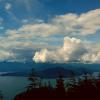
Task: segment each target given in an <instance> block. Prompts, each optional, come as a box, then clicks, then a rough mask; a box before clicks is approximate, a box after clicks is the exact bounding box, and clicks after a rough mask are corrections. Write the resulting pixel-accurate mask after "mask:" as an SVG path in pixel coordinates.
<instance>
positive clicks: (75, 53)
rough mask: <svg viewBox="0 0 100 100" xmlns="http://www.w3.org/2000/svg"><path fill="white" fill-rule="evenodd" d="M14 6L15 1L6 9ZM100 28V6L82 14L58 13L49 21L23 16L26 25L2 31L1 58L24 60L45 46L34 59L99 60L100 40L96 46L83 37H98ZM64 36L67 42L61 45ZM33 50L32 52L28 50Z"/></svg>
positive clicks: (48, 60) (56, 60)
mask: <svg viewBox="0 0 100 100" xmlns="http://www.w3.org/2000/svg"><path fill="white" fill-rule="evenodd" d="M11 8H12V5H10V4H6V7H5V9H6V10H7V11H8V12H10V9H11ZM15 19H16V18H15ZM1 21H2V20H1ZM99 32H100V9H96V10H92V11H89V12H86V13H83V14H81V15H77V14H75V13H67V14H65V15H57V16H55V17H54V18H52V19H50V20H49V21H48V22H45V21H42V20H38V19H36V22H35V21H34V22H31V23H27V20H25V19H23V25H22V26H20V27H19V28H17V29H7V30H5V34H4V35H0V60H13V61H14V60H15V61H21V60H22V61H23V60H24V59H26V61H27V59H32V56H31V55H30V54H32V55H34V51H36V50H40V49H42V50H41V51H40V52H36V53H35V56H34V57H33V60H34V61H36V62H51V61H53V62H68V61H81V62H82V61H83V62H88V61H91V62H93V61H94V62H99V58H100V53H99V51H100V43H99V44H98V45H99V46H97V47H94V45H92V46H90V45H89V44H87V43H83V41H82V40H81V38H84V39H85V40H87V39H86V38H87V37H88V36H89V37H90V38H91V37H92V38H93V36H94V35H95V37H96V34H98V33H99ZM65 36H67V37H65ZM69 37H73V38H69ZM77 37H79V39H77ZM97 37H98V36H97ZM63 38H64V44H63V46H62V47H61V43H62V39H63ZM88 47H89V48H88ZM45 48H46V49H45ZM51 49H52V50H51ZM53 49H54V50H53ZM93 49H96V50H93ZM25 50H26V51H25ZM22 51H23V52H24V53H22ZM29 51H30V52H31V53H28V52H29ZM24 54H25V55H26V54H27V55H30V57H29V56H24ZM93 59H94V60H93Z"/></svg>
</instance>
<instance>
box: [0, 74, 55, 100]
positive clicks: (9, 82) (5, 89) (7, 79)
mask: <svg viewBox="0 0 100 100" xmlns="http://www.w3.org/2000/svg"><path fill="white" fill-rule="evenodd" d="M49 80H50V82H51V84H53V86H55V83H56V80H55V79H49ZM49 80H48V79H43V80H42V83H43V84H44V85H47V83H48V81H49ZM28 84H29V81H28V79H27V77H16V76H0V90H1V91H2V93H3V94H4V100H13V98H14V96H15V95H16V94H18V93H21V92H23V91H25V90H26V87H27V85H28Z"/></svg>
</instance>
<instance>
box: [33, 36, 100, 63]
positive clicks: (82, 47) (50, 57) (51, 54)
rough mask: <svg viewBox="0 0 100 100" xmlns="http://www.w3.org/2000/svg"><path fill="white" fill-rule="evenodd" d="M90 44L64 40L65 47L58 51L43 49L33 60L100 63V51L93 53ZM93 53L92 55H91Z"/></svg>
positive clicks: (69, 39)
mask: <svg viewBox="0 0 100 100" xmlns="http://www.w3.org/2000/svg"><path fill="white" fill-rule="evenodd" d="M87 45H88V43H86V42H83V41H81V40H80V39H77V38H69V37H65V38H64V45H63V46H62V47H61V48H59V49H56V50H53V51H50V50H47V49H43V50H41V51H38V52H36V53H35V55H34V57H33V60H34V61H35V62H43V63H45V62H52V63H68V62H91V63H100V52H99V51H100V48H99V51H95V52H92V49H93V46H92V47H90V48H87ZM90 52H91V54H90Z"/></svg>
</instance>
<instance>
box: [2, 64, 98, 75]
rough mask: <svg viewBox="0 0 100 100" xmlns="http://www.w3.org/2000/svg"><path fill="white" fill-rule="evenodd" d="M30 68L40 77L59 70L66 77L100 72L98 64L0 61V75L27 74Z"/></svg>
mask: <svg viewBox="0 0 100 100" xmlns="http://www.w3.org/2000/svg"><path fill="white" fill-rule="evenodd" d="M32 68H34V69H35V70H36V71H37V72H38V74H39V75H40V76H41V77H57V76H58V74H59V73H60V72H61V73H64V76H66V77H68V76H69V75H71V74H72V73H74V74H75V75H81V74H83V73H85V72H88V73H93V72H100V64H83V63H67V64H66V63H64V64H57V63H56V64H52V63H34V62H26V63H21V62H0V75H3V76H27V75H28V74H29V73H30V71H31V69H32Z"/></svg>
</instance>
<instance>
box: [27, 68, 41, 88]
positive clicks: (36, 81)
mask: <svg viewBox="0 0 100 100" xmlns="http://www.w3.org/2000/svg"><path fill="white" fill-rule="evenodd" d="M28 80H29V81H31V83H30V84H29V86H28V89H33V88H39V86H40V84H41V83H40V82H39V78H38V77H37V73H36V71H35V70H34V69H32V70H31V73H30V75H29V77H28Z"/></svg>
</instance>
